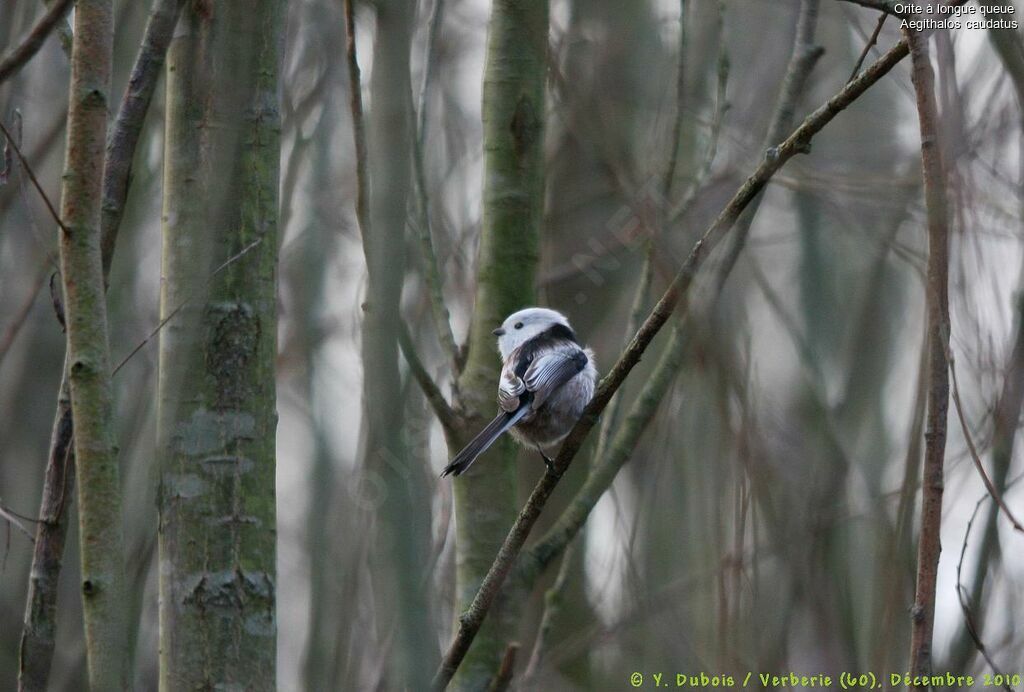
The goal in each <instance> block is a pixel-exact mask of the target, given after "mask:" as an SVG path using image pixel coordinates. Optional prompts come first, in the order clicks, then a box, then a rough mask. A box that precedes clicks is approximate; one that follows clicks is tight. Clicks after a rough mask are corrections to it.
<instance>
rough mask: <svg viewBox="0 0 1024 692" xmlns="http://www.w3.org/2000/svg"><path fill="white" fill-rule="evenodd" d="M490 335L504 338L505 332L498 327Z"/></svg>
mask: <svg viewBox="0 0 1024 692" xmlns="http://www.w3.org/2000/svg"><path fill="white" fill-rule="evenodd" d="M491 334H494V336H505V330H504V329H502V328H501V327H498V328H497V329H495V330H494V331H493V332H491Z"/></svg>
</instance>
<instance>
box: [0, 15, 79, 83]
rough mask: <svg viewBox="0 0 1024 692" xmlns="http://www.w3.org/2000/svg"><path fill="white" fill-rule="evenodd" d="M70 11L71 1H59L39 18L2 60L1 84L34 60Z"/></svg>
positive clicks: (0, 70)
mask: <svg viewBox="0 0 1024 692" xmlns="http://www.w3.org/2000/svg"><path fill="white" fill-rule="evenodd" d="M69 9H71V0H57V2H55V3H53V4H52V5H50V7H49V9H47V10H46V14H44V15H43V16H42V17H40V18H39V21H38V22H36V25H35V26H34V27H32V30H31V31H29V32H28V34H27V35H26V36H25V38H24V39H23V40H22V42H21V43H20V44H18V45H17V46H15V47H14V48H13V49H12V50H11V51H10V52H9V53H7V55H5V56H4V57H3V58H2V59H0V84H2V83H3V82H5V81H7V80H8V79H9V78H10V77H11V76H12V75H14V74H16V73H17V72H18V70H20V69H21V68H22V67H23V66H24V65H25V63H27V62H28V61H29V60H31V59H32V56H33V55H35V54H36V52H37V51H38V50H39V49H40V48H41V47H42V45H43V41H45V40H46V37H47V36H49V35H50V32H51V31H53V28H54V27H55V26H57V24H58V23H59V22H60V20H62V19H64V15H66V14H67V13H68V10H69Z"/></svg>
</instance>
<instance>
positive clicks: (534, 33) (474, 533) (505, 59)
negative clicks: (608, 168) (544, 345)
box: [451, 0, 548, 690]
mask: <svg viewBox="0 0 1024 692" xmlns="http://www.w3.org/2000/svg"><path fill="white" fill-rule="evenodd" d="M547 40H548V3H547V1H546V0H496V2H494V4H493V6H492V10H491V22H490V30H489V32H488V43H487V62H486V66H485V68H484V95H483V124H484V157H485V158H484V166H485V173H484V201H483V231H482V235H481V239H480V254H479V259H478V266H477V291H476V301H475V303H474V306H473V317H472V321H471V325H472V327H471V330H470V335H469V344H468V352H467V359H466V366H465V369H464V371H463V372H462V375H461V377H460V379H459V392H460V397H461V401H460V404H461V408H462V409H463V411H465V412H466V413H467V415H470V416H472V418H471V419H470V420H471V422H470V423H469V424H468V426H467V428H466V429H464V430H463V431H462V434H461V435H456V436H454V438H455V439H453V440H452V441H451V442H452V443H453V444H451V447H452V450H451V451H452V452H453V453H454V452H457V451H458V449H455V448H456V447H460V446H461V444H462V443H464V442H467V441H468V440H469V438H470V437H471V435H472V434H473V433H475V432H476V431H477V430H479V428H481V427H483V425H485V424H486V422H487V420H488V419H490V417H491V415H492V414H493V410H492V409H493V408H494V396H495V395H494V393H495V391H496V390H497V380H498V368H499V365H500V364H499V361H498V355H497V352H496V349H495V345H494V336H493V335H492V334H491V330H492V329H494V328H495V327H496V326H497V325H499V324H501V322H502V320H504V319H505V317H507V316H508V315H509V314H510V313H512V312H515V311H516V310H518V309H520V308H523V307H526V306H528V305H530V304H532V303H533V302H534V279H535V274H536V267H537V246H538V236H539V232H538V229H539V226H540V220H541V214H542V211H543V199H544V176H543V134H544V76H545V72H546V64H547V63H546V55H547ZM514 461H515V449H514V448H513V446H512V444H511V443H510V442H507V441H505V442H502V443H499V444H497V445H495V447H494V448H493V451H491V452H489V453H488V454H485V455H484V456H483V457H481V458H480V459H478V460H477V462H476V463H475V464H474V465H473V467H472V468H471V469H470V470H469V471H468V472H467V473H466V474H464V475H463V476H461V477H460V478H458V479H456V480H455V481H454V482H453V486H454V497H455V517H456V523H455V526H456V558H455V560H456V608H457V609H458V612H460V613H461V612H464V611H466V610H467V609H468V608H469V606H470V604H471V603H472V602H473V597H474V595H475V594H476V592H477V590H478V589H479V588H480V585H481V583H482V582H483V579H484V576H486V574H487V570H488V567H490V564H491V561H492V560H493V559H494V556H495V554H497V552H498V549H499V548H500V547H501V544H502V541H503V540H504V538H505V534H506V532H507V531H508V528H509V526H511V525H512V522H513V520H514V519H515V516H516V504H517V503H516V474H515V468H514V466H513V464H514ZM538 463H540V461H539V460H538ZM494 615H496V617H492V618H491V619H490V620H489V621H488V622H487V623H486V624H485V626H484V627H483V628H482V629H481V630H480V634H479V636H478V637H477V638H476V641H475V642H474V643H473V646H472V648H470V650H469V652H468V653H467V655H466V658H465V660H464V661H463V663H462V666H461V667H460V668H459V671H458V675H457V676H456V677H455V679H454V681H453V682H452V684H453V688H454V689H460V690H479V689H483V688H485V687H486V686H487V685H488V684H489V681H490V680H491V678H493V677H494V675H495V672H496V671H497V670H498V666H499V665H500V663H501V660H502V656H503V655H504V653H505V648H506V647H507V645H508V643H509V640H510V639H511V637H512V635H513V632H514V629H513V628H514V625H515V620H514V617H511V613H510V609H509V608H499V609H498V611H497V612H496V613H495V614H494Z"/></svg>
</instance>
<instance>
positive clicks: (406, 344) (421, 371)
mask: <svg viewBox="0 0 1024 692" xmlns="http://www.w3.org/2000/svg"><path fill="white" fill-rule="evenodd" d="M398 345H399V346H400V347H401V349H402V355H403V356H404V357H405V362H406V363H408V364H409V372H410V373H411V374H412V376H413V379H415V380H416V382H417V383H418V384H419V386H420V389H422V390H423V395H424V396H425V397H426V398H427V401H428V402H429V403H430V407H431V408H432V409H433V410H434V415H436V416H437V419H438V420H439V421H440V422H441V427H443V428H444V430H445V432H446V433H451V432H454V431H455V430H458V429H459V428H460V427H461V419H460V416H459V414H458V413H456V412H455V410H454V409H453V408H452V407H451V406H450V405H449V404H448V401H447V400H446V399H445V398H444V394H442V393H441V388H440V387H438V386H437V383H436V382H434V380H433V378H431V376H430V373H429V372H427V369H426V368H425V367H424V366H423V361H421V360H420V357H419V355H417V353H416V347H415V345H414V344H413V342H412V337H411V336H410V335H409V329H408V327H406V325H405V322H404V321H403V322H401V324H400V326H399V331H398Z"/></svg>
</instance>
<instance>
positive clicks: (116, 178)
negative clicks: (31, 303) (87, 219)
mask: <svg viewBox="0 0 1024 692" xmlns="http://www.w3.org/2000/svg"><path fill="white" fill-rule="evenodd" d="M184 4H185V2H184V0H157V2H155V3H154V4H153V9H152V10H151V11H150V13H149V20H148V21H147V22H146V30H145V33H144V34H143V36H142V44H141V45H140V46H139V53H138V55H137V56H136V58H135V64H134V65H132V73H131V75H130V76H129V77H128V86H127V88H126V89H125V92H124V97H123V98H122V99H121V106H120V108H119V109H118V111H117V119H116V120H115V121H114V124H113V127H112V129H111V131H110V138H109V139H108V140H107V160H106V165H105V167H104V169H103V211H102V216H101V217H100V232H101V234H102V235H101V239H100V243H101V246H102V252H103V268H104V271H105V274H106V276H105V279H106V277H109V275H110V262H111V261H112V260H113V257H114V246H115V245H116V243H117V232H118V229H119V228H120V227H121V217H122V216H123V214H124V206H125V201H126V200H127V199H128V187H129V185H130V184H131V171H132V159H134V158H135V147H136V145H137V144H138V142H139V135H140V134H142V124H143V122H144V121H145V119H146V113H147V112H148V111H149V103H150V101H151V100H152V98H153V91H154V90H155V89H156V82H157V79H158V78H159V77H160V74H161V73H162V72H163V65H164V58H165V57H166V56H167V47H168V46H170V44H171V37H172V36H173V35H174V27H175V25H176V24H177V23H178V15H179V14H180V13H181V8H182V6H183V5H184Z"/></svg>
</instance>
